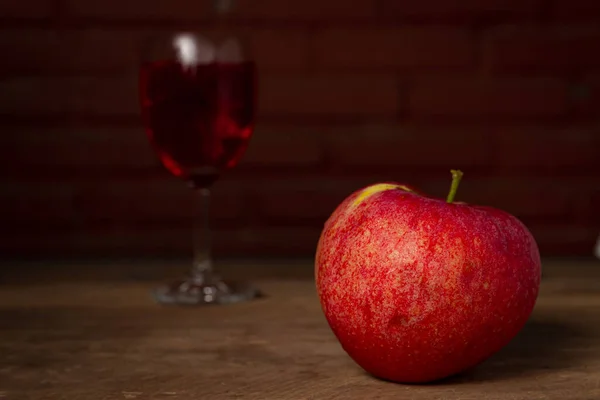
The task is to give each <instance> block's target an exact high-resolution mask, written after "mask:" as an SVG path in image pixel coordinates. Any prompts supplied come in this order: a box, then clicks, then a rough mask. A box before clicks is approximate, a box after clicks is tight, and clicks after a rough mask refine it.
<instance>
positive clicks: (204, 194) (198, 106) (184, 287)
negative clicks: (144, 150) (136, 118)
mask: <svg viewBox="0 0 600 400" xmlns="http://www.w3.org/2000/svg"><path fill="white" fill-rule="evenodd" d="M256 75H257V72H256V66H255V63H254V62H253V61H252V60H251V59H249V58H248V56H247V53H245V52H244V51H243V46H242V43H241V42H240V40H239V39H237V38H234V37H231V36H228V35H222V34H221V35H213V36H208V35H201V34H198V33H193V32H178V33H174V34H170V35H165V36H162V37H160V38H158V39H156V40H152V41H151V42H150V43H149V45H147V46H146V47H145V48H144V51H143V60H142V65H141V68H140V75H139V91H140V93H139V94H140V105H141V110H142V120H143V124H144V128H145V131H146V134H147V136H148V139H149V141H150V143H151V145H152V147H153V148H154V149H155V151H156V153H157V155H158V158H159V159H160V161H161V162H162V164H163V166H164V167H165V168H166V169H167V170H168V171H169V172H170V173H171V174H172V175H174V176H175V177H177V178H179V179H181V180H183V181H185V182H187V183H188V184H189V186H190V187H191V188H192V190H193V192H194V193H195V194H196V196H197V205H198V210H197V211H198V212H197V213H196V214H197V215H195V220H196V224H195V226H194V233H195V235H194V236H195V238H194V258H193V265H192V268H191V271H190V274H189V276H187V277H184V278H182V279H180V280H177V281H175V282H172V283H169V284H167V285H164V286H162V287H159V288H157V289H156V290H155V291H154V297H155V299H156V300H157V302H159V303H162V304H227V303H236V302H241V301H247V300H250V299H253V298H255V297H258V296H259V295H260V293H259V291H258V290H257V289H256V288H255V287H253V286H251V285H250V284H247V283H243V282H231V281H226V280H223V279H222V278H221V277H220V276H219V274H218V273H217V272H216V271H215V269H214V266H213V260H212V257H211V232H210V227H209V200H210V193H211V188H212V186H213V184H214V183H215V182H216V181H217V179H218V178H219V176H220V174H221V173H222V172H224V171H226V170H228V169H230V168H233V167H235V166H236V164H237V163H238V162H239V160H240V159H241V158H242V156H243V154H244V152H245V150H246V147H247V146H248V142H249V140H250V137H251V136H252V132H253V128H254V118H255V103H256V90H257V77H256Z"/></svg>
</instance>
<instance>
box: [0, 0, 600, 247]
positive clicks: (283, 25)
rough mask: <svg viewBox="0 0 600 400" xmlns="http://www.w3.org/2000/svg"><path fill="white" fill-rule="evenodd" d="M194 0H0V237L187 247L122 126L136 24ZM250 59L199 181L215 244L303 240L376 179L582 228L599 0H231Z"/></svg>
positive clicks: (146, 155)
mask: <svg viewBox="0 0 600 400" xmlns="http://www.w3.org/2000/svg"><path fill="white" fill-rule="evenodd" d="M210 4H211V3H210V2H208V1H199V0H197V1H190V0H187V1H184V0H177V1H175V0H172V1H165V0H104V1H89V0H88V1H85V0H22V1H14V0H3V1H2V2H0V54H2V60H1V61H0V149H1V150H2V152H1V154H2V156H1V157H0V163H1V164H0V166H1V168H0V174H2V186H1V188H0V230H1V231H0V234H1V238H0V252H1V254H2V255H4V256H27V257H31V256H38V257H50V256H67V257H69V256H75V255H77V256H98V255H108V256H121V255H147V256H154V255H187V254H188V253H189V252H190V251H191V249H190V240H191V233H190V226H191V225H190V223H191V220H190V216H191V214H192V201H193V198H192V196H191V193H190V191H189V190H188V189H187V188H186V186H185V185H184V184H183V183H182V182H179V181H177V180H175V179H174V178H171V177H170V176H169V175H168V174H167V173H166V172H165V171H164V170H163V169H162V167H161V166H160V165H159V164H158V161H157V159H156V157H155V156H154V154H153V152H152V151H151V149H150V147H149V144H148V143H147V142H146V138H145V136H144V133H143V131H142V128H141V123H140V120H139V115H138V114H139V111H138V105H137V91H136V90H137V85H136V67H137V60H138V58H139V54H140V48H141V43H142V41H143V40H144V39H145V38H146V37H147V35H148V34H149V33H156V32H159V31H170V30H173V29H177V28H186V29H188V28H196V29H197V30H200V31H202V30H204V29H206V30H210V29H211V28H212V24H213V23H214V21H212V19H211V18H212V17H211V14H210ZM228 21H229V22H228V23H229V24H230V25H231V27H232V29H234V30H236V31H238V32H239V33H241V34H244V35H246V37H247V38H248V39H249V41H250V43H251V47H252V50H253V53H254V55H255V57H256V59H257V62H258V64H259V68H260V95H259V119H258V122H257V129H256V131H255V135H254V138H253V139H252V143H251V145H250V148H249V151H248V153H247V156H246V157H245V158H244V161H243V163H242V164H241V165H240V166H239V167H238V168H237V169H236V170H234V171H232V172H231V173H228V174H227V175H226V176H225V177H223V179H222V180H220V181H219V182H218V183H217V185H216V186H215V187H214V200H215V201H214V202H213V217H214V218H213V222H212V226H213V228H214V232H215V250H216V253H217V256H218V257H227V256H232V257H233V256H242V257H244V256H248V257H249V256H308V257H311V256H312V255H313V254H314V250H315V246H316V241H317V239H318V235H319V233H320V229H321V227H322V225H323V222H324V221H325V219H326V218H327V216H328V215H329V214H330V213H331V212H332V211H333V209H334V208H335V206H336V205H337V204H338V203H339V202H340V201H341V200H342V199H343V198H344V197H345V196H347V195H349V194H350V193H351V192H352V191H354V190H356V189H358V188H360V187H362V186H364V185H367V184H370V183H375V182H378V181H381V180H396V181H400V182H404V183H408V184H412V185H415V186H417V187H420V188H421V189H422V190H424V191H426V192H428V193H430V194H432V195H436V196H440V197H445V195H446V193H447V190H448V188H449V185H450V171H449V170H450V169H451V168H461V169H462V170H463V171H464V173H465V177H464V179H463V182H462V184H461V187H460V188H459V192H458V196H457V200H460V201H466V202H471V203H479V204H487V205H492V206H496V207H500V208H503V209H505V210H506V211H509V212H511V213H513V214H515V215H516V216H518V217H519V218H521V219H522V220H523V221H524V222H525V223H526V224H527V226H528V227H529V228H530V229H531V231H532V232H533V234H534V235H535V237H536V239H537V241H538V243H539V245H540V248H541V251H542V254H543V255H546V256H591V255H592V252H593V246H594V243H595V241H596V238H597V236H598V234H599V233H600V111H599V109H600V100H599V99H600V1H597V0H553V1H550V0H520V1H516V0H515V1H510V0H487V1H482V0H459V1H450V0H447V1H442V0H420V1H403V0H354V1H345V0H344V1H342V0H298V1H282V0H239V1H237V4H236V5H235V9H234V11H233V13H232V14H231V15H230V16H229V17H228Z"/></svg>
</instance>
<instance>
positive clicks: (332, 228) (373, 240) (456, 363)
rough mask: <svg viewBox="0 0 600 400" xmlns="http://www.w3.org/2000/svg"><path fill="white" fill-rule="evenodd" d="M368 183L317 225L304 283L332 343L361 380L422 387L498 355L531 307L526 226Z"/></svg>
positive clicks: (531, 251) (535, 255)
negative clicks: (313, 293)
mask: <svg viewBox="0 0 600 400" xmlns="http://www.w3.org/2000/svg"><path fill="white" fill-rule="evenodd" d="M452 174H453V182H452V187H451V190H450V194H449V195H448V198H447V199H446V200H445V201H444V200H442V199H435V198H431V197H427V196H425V195H423V194H420V193H417V192H416V191H415V190H414V189H411V188H409V187H407V186H405V185H400V184H395V183H380V184H376V185H372V186H368V187H366V188H364V189H362V190H358V191H356V192H354V193H353V194H351V195H350V196H349V197H348V198H346V199H345V200H344V201H343V202H342V203H341V204H340V205H339V206H338V207H337V208H336V210H335V211H334V212H333V214H332V215H331V217H330V218H329V219H328V220H327V222H326V223H325V227H324V229H323V232H322V234H321V237H320V239H319V243H318V247H317V252H316V260H315V276H316V286H317V290H318V295H319V299H320V302H321V306H322V309H323V312H324V314H325V317H326V319H327V321H328V323H329V326H330V327H331V329H332V331H333V333H334V334H335V336H336V337H337V339H338V340H339V342H340V343H341V345H342V347H343V349H344V350H345V351H346V352H347V353H348V355H349V356H350V357H351V358H352V359H353V360H354V361H355V362H356V363H357V364H358V365H360V366H361V367H362V368H363V369H364V370H366V371H367V372H369V373H371V374H372V375H374V376H376V377H379V378H382V379H386V380H391V381H395V382H402V383H425V382H431V381H435V380H438V379H441V378H445V377H448V376H451V375H454V374H457V373H459V372H462V371H465V370H467V369H469V368H471V367H474V366H475V365H477V364H479V363H481V362H482V361H484V360H485V359H487V358H488V357H490V356H491V355H492V354H494V353H495V352H497V351H498V350H500V349H501V348H502V347H504V346H505V345H506V344H508V342H509V341H511V339H512V338H513V337H514V336H515V335H516V334H517V333H518V332H519V331H520V330H521V329H522V328H523V326H524V325H525V323H526V321H527V320H528V318H529V316H530V314H531V312H532V310H533V307H534V305H535V302H536V299H537V295H538V291H539V285H540V278H541V263H540V254H539V250H538V247H537V244H536V242H535V240H534V238H533V237H532V235H531V233H530V232H529V231H528V230H527V228H526V227H525V226H524V225H523V223H521V222H520V221H519V220H518V219H517V218H515V217H514V216H512V215H510V214H508V213H506V212H504V211H501V210H498V209H495V208H491V207H482V206H476V205H469V204H465V203H458V202H456V203H455V202H453V200H454V196H455V193H456V189H457V187H458V183H459V181H460V179H461V176H462V173H461V172H460V171H452Z"/></svg>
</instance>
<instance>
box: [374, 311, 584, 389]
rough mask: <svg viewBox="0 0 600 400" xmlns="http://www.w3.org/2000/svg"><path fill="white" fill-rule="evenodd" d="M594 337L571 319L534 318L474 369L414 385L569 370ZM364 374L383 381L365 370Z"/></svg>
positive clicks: (582, 358)
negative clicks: (507, 342) (570, 320)
mask: <svg viewBox="0 0 600 400" xmlns="http://www.w3.org/2000/svg"><path fill="white" fill-rule="evenodd" d="M593 336H594V335H593V332H587V331H584V330H583V329H582V328H581V327H580V326H576V325H574V324H573V323H569V322H567V321H559V320H550V319H541V318H539V317H538V318H536V317H532V318H531V319H530V320H529V321H528V322H527V324H526V325H525V326H524V327H523V329H522V330H521V331H520V332H519V334H518V335H517V336H515V338H514V339H513V340H512V341H511V342H510V343H509V344H508V345H506V346H505V347H504V348H503V349H501V350H500V351H499V352H497V353H496V354H494V355H493V356H492V357H490V358H488V359H487V360H486V361H484V362H482V363H480V364H479V365H477V366H475V367H474V368H471V369H469V370H466V371H463V372H461V373H459V374H456V375H453V376H450V377H448V378H444V379H440V380H437V381H434V382H428V383H423V384H414V385H415V386H444V385H460V384H466V383H476V382H478V383H479V382H486V381H487V382H490V381H501V380H508V379H512V378H523V377H527V376H530V375H538V376H539V375H543V374H544V371H556V370H565V369H568V368H570V367H574V366H577V365H581V363H584V362H585V354H586V352H585V347H586V345H587V344H589V339H590V338H591V337H593ZM363 373H366V374H367V375H369V376H371V377H372V378H374V379H377V380H381V379H380V378H378V377H374V376H372V375H371V374H369V373H367V372H366V371H364V370H363ZM383 381H385V380H383ZM391 383H393V382H391Z"/></svg>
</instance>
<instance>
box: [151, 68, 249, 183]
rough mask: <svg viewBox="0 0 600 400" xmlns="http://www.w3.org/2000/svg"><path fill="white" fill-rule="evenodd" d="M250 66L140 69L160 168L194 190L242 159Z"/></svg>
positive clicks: (247, 139) (152, 141)
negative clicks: (165, 169) (161, 164)
mask: <svg viewBox="0 0 600 400" xmlns="http://www.w3.org/2000/svg"><path fill="white" fill-rule="evenodd" d="M255 75H256V72H255V65H254V63H253V62H251V61H246V62H238V63H222V62H211V63H209V64H203V65H196V66H193V67H186V66H183V65H182V64H181V63H180V62H178V61H172V60H171V61H169V60H167V61H164V60H162V61H155V62H150V63H146V64H144V65H143V66H142V69H141V76H140V91H141V104H142V115H143V118H144V124H145V126H146V132H147V134H148V137H149V139H150V142H151V143H152V144H153V146H154V147H155V149H156V152H157V153H158V155H159V157H160V159H161V161H162V163H163V165H164V166H165V167H166V168H167V169H168V170H169V171H170V172H171V173H172V174H173V175H175V176H177V177H178V178H180V179H183V180H185V181H187V182H189V183H190V184H191V185H192V186H193V187H196V188H207V187H210V186H211V185H212V184H213V183H214V181H215V180H216V179H217V178H218V176H219V174H220V173H221V172H222V171H224V170H227V169H229V168H233V167H234V166H235V165H237V163H238V162H239V161H240V159H241V158H242V156H243V154H244V152H245V150H246V147H247V146H248V141H249V140H250V137H251V135H252V129H253V122H254V104H255V99H254V96H255V92H256V82H255Z"/></svg>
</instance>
